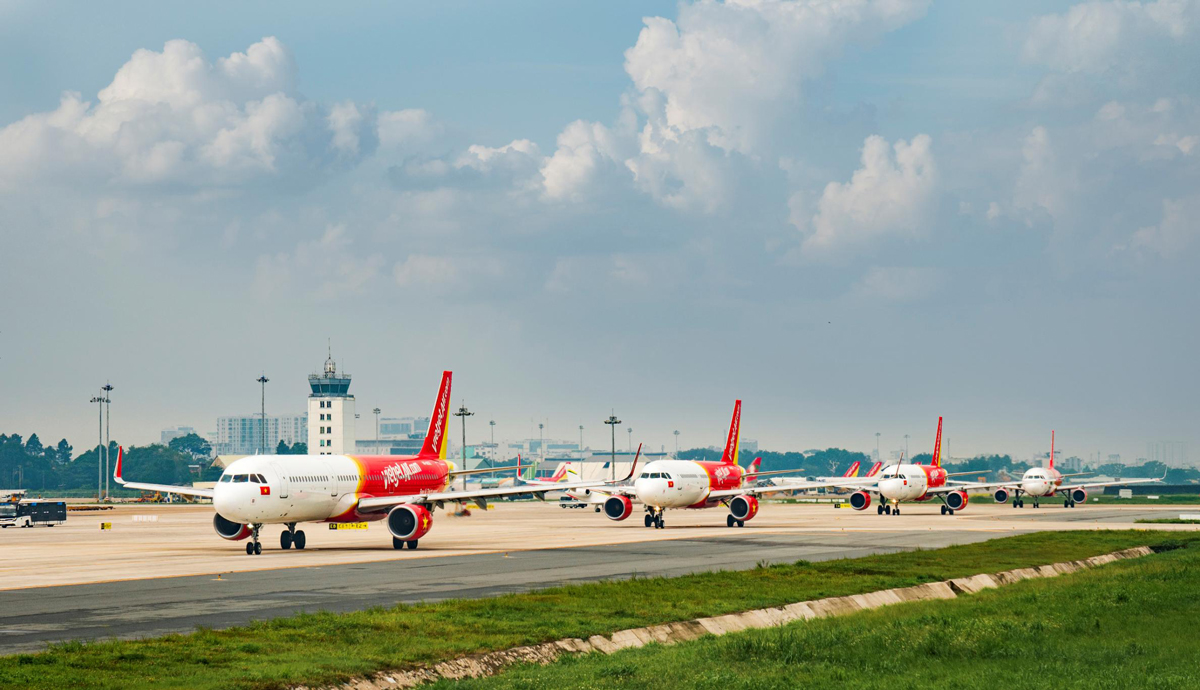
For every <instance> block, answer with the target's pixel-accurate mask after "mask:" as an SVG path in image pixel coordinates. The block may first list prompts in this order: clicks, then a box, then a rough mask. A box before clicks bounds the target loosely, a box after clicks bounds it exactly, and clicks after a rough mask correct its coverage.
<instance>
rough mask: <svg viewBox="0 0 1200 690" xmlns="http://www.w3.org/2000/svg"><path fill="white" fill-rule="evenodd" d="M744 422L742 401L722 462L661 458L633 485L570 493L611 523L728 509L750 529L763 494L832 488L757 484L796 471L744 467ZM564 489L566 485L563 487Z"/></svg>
mask: <svg viewBox="0 0 1200 690" xmlns="http://www.w3.org/2000/svg"><path fill="white" fill-rule="evenodd" d="M741 424H742V401H741V400H738V401H737V402H735V403H734V405H733V419H732V420H730V423H729V435H728V436H727V437H726V439H725V452H724V453H723V454H722V456H721V460H720V462H710V461H700V460H655V461H654V462H651V463H649V464H647V465H646V467H645V468H644V469H643V470H642V473H641V474H640V475H639V476H638V478H637V479H635V480H634V481H633V484H625V485H619V486H612V485H609V486H605V487H603V488H598V489H597V488H589V489H585V490H583V491H575V490H571V491H568V494H570V495H571V496H573V497H574V498H577V499H579V500H585V501H588V502H591V503H600V504H601V505H602V507H603V509H604V514H605V516H607V517H608V518H609V519H610V520H625V519H626V518H628V517H629V516H630V515H631V514H632V513H633V504H634V503H642V504H644V505H645V506H646V517H645V525H646V527H655V528H657V529H662V528H663V527H664V526H665V525H664V521H663V512H664V511H666V509H668V508H693V509H694V508H715V507H718V506H722V505H724V506H727V507H728V508H729V514H728V515H727V516H726V517H725V525H726V526H728V527H733V526H735V525H736V526H738V527H745V525H746V521H747V520H751V519H753V518H754V516H755V515H757V514H758V497H759V496H760V495H762V494H768V493H777V492H781V491H795V490H797V489H806V488H817V487H822V486H827V484H826V483H825V482H823V481H810V482H798V483H794V484H788V485H787V486H756V485H755V482H756V481H757V480H758V478H759V477H763V476H766V475H774V474H784V473H792V474H794V473H795V472H796V470H776V471H773V472H759V471H758V463H759V460H760V459H759V458H755V459H754V462H753V463H751V465H750V466H749V467H745V468H743V467H741V466H739V465H738V445H739V436H740V433H741ZM560 487H561V485H560Z"/></svg>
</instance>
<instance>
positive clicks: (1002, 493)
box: [992, 489, 1008, 503]
mask: <svg viewBox="0 0 1200 690" xmlns="http://www.w3.org/2000/svg"><path fill="white" fill-rule="evenodd" d="M992 498H994V499H996V503H1008V489H996V493H994V494H992Z"/></svg>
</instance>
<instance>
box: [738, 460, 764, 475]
mask: <svg viewBox="0 0 1200 690" xmlns="http://www.w3.org/2000/svg"><path fill="white" fill-rule="evenodd" d="M761 464H762V458H754V460H753V461H752V462H751V463H750V466H749V467H747V468H746V474H744V475H742V476H743V478H745V479H751V478H753V477H755V476H757V475H758V466H759V465H761Z"/></svg>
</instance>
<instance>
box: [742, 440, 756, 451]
mask: <svg viewBox="0 0 1200 690" xmlns="http://www.w3.org/2000/svg"><path fill="white" fill-rule="evenodd" d="M742 452H746V453H757V452H758V441H755V440H752V439H748V438H747V439H742V441H741V448H739V449H738V453H742Z"/></svg>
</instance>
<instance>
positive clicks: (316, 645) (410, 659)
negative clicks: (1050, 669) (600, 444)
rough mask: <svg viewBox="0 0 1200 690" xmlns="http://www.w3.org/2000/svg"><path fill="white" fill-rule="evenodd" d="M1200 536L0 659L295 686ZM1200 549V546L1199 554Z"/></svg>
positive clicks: (34, 672) (667, 586) (1039, 544)
mask: <svg viewBox="0 0 1200 690" xmlns="http://www.w3.org/2000/svg"><path fill="white" fill-rule="evenodd" d="M1192 541H1195V542H1197V543H1198V546H1200V534H1197V533H1175V532H1171V533H1168V532H1156V531H1122V532H1117V531H1081V532H1060V533H1052V532H1039V533H1036V534H1029V535H1022V536H1016V537H1008V538H1004V539H997V540H993V541H989V542H985V543H979V544H971V545H965V546H955V547H949V548H945V549H938V550H933V551H924V552H909V553H899V554H891V555H886V556H872V557H867V558H860V559H846V560H839V561H826V562H821V563H811V564H810V563H806V562H801V563H797V564H794V565H782V566H771V567H761V568H755V569H752V570H748V571H740V572H718V573H705V574H697V575H689V576H685V577H678V578H646V579H637V580H632V581H617V582H603V583H594V584H586V585H578V586H572V587H562V588H556V589H549V590H543V591H540V592H532V593H528V594H519V595H509V596H503V597H497V598H491V599H477V600H456V601H445V602H439V603H431V604H421V605H414V606H397V607H394V608H389V609H371V610H367V611H360V612H355V613H348V614H332V613H325V614H301V615H297V616H293V617H289V618H282V619H277V620H273V621H269V622H263V623H258V624H254V625H250V626H246V627H240V628H232V629H229V630H222V631H211V630H205V631H200V632H197V633H193V634H190V635H170V636H167V637H162V638H155V639H149V640H142V641H132V642H116V641H112V642H98V643H92V644H82V643H67V644H62V645H57V646H54V647H52V648H50V649H49V650H47V651H45V652H42V653H38V654H22V655H17V656H10V657H3V658H0V688H8V687H19V688H63V687H73V688H76V687H94V688H284V687H287V686H289V685H294V684H300V683H308V684H314V683H329V682H334V681H338V680H344V679H347V678H349V677H351V676H355V675H365V674H370V673H373V672H376V671H380V670H387V669H398V668H406V667H412V666H415V665H419V664H423V663H429V662H434V661H439V660H443V659H448V658H453V657H457V656H461V655H464V654H469V653H474V652H480V651H486V650H494V649H505V648H508V647H513V646H517V645H523V644H533V643H538V642H544V641H549V640H554V639H558V638H562V637H588V636H590V635H593V634H598V633H608V632H614V631H616V630H621V629H625V628H631V627H638V626H643V625H650V624H655V623H662V622H667V621H675V620H687V619H692V618H698V617H702V616H711V615H718V614H721V613H729V612H734V611H744V610H749V609H755V608H762V607H766V606H777V605H781V604H785V603H790V602H795V601H803V600H807V599H816V598H821V597H828V596H843V595H848V594H855V593H861V592H869V591H875V590H879V589H887V588H890V587H904V586H910V585H915V584H920V583H923V582H932V581H937V580H944V579H948V578H952V577H960V576H964V575H970V574H975V573H981V572H994V571H998V570H1007V569H1011V568H1017V567H1023V566H1029V565H1038V564H1044V563H1052V562H1055V561H1062V560H1074V559H1078V558H1084V557H1087V556H1092V555H1096V554H1101V553H1107V552H1110V551H1115V550H1118V549H1123V548H1127V547H1131V546H1138V545H1143V544H1145V545H1157V544H1163V543H1187V542H1192ZM1198 550H1200V549H1198Z"/></svg>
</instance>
